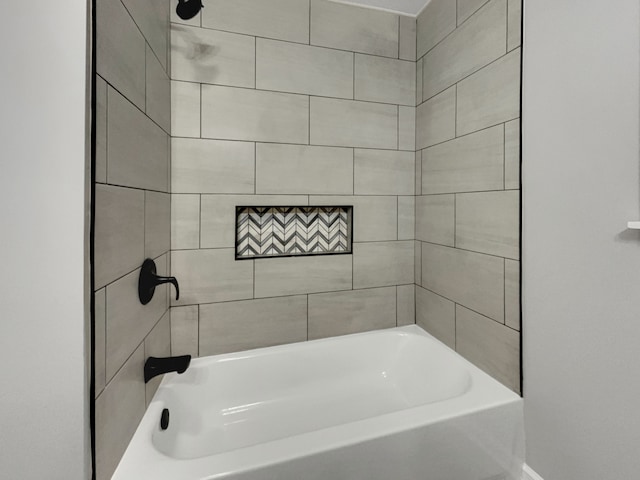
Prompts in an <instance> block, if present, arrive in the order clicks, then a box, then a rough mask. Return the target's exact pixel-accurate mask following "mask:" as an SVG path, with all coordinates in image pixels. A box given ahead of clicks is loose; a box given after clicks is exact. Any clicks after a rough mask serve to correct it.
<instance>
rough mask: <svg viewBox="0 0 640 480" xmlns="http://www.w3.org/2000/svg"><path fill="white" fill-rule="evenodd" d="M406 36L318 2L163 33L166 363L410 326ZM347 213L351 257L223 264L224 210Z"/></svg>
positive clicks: (411, 117) (251, 6) (231, 226)
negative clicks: (167, 166)
mask: <svg viewBox="0 0 640 480" xmlns="http://www.w3.org/2000/svg"><path fill="white" fill-rule="evenodd" d="M415 65H416V64H415V21H414V19H411V18H400V17H399V16H397V15H392V14H388V13H383V12H378V11H373V10H367V9H362V8H358V7H353V6H347V5H341V4H336V3H332V2H328V1H325V0H312V1H311V2H308V1H300V0H286V1H283V0H279V1H266V2H255V1H247V0H243V1H237V0H234V1H229V0H227V1H209V2H207V5H205V8H204V10H203V11H202V13H201V15H199V16H198V17H196V18H195V19H193V20H191V21H187V22H184V21H181V20H180V19H179V18H178V17H177V16H173V17H172V24H171V78H172V101H173V104H172V113H173V117H172V118H173V125H172V136H173V137H172V166H171V176H172V183H171V198H172V245H171V248H172V251H171V271H172V274H173V275H175V276H176V277H177V278H178V279H179V280H180V282H181V286H182V291H183V292H184V293H183V295H182V296H181V297H180V300H179V301H174V302H173V303H172V309H171V326H172V353H173V354H174V355H181V354H191V355H194V356H204V355H212V354H219V353H227V352H233V351H237V350H244V349H249V348H256V347H266V346H272V345H278V344H283V343H290V342H297V341H303V340H311V339H318V338H322V337H328V336H334V335H341V334H347V333H356V332H362V331H366V330H373V329H379V328H387V327H395V326H396V325H406V324H411V323H414V318H415V314H414V285H413V283H414V264H413V263H414V260H413V259H414V194H415V101H416V97H415V81H416V74H415ZM240 205H245V206H252V205H264V206H268V205H272V206H279V205H282V206H303V205H316V206H317V205H353V255H337V256H320V255H319V256H311V257H297V258H263V259H255V260H243V261H236V260H235V231H236V229H235V212H236V209H235V207H236V206H240Z"/></svg>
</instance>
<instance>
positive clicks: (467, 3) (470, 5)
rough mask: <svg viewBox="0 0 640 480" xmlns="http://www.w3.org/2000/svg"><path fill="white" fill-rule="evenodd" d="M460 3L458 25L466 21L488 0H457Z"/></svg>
mask: <svg viewBox="0 0 640 480" xmlns="http://www.w3.org/2000/svg"><path fill="white" fill-rule="evenodd" d="M457 3H458V25H460V24H461V23H462V22H464V21H465V20H466V19H467V18H469V17H470V16H471V15H473V14H474V13H476V12H477V11H478V10H479V9H480V7H482V6H483V5H484V4H485V3H487V0H457Z"/></svg>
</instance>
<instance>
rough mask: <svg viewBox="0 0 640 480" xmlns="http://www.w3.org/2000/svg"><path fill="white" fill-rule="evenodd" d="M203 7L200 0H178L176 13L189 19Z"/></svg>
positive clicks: (182, 17)
mask: <svg viewBox="0 0 640 480" xmlns="http://www.w3.org/2000/svg"><path fill="white" fill-rule="evenodd" d="M201 8H203V5H202V2H200V0H178V6H177V7H176V13H177V14H178V16H179V17H180V18H181V19H183V20H189V19H190V18H193V17H195V16H196V15H197V14H198V12H199V11H200V9H201Z"/></svg>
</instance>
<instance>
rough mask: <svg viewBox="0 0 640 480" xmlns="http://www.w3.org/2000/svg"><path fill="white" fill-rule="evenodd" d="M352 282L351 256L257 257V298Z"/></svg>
mask: <svg viewBox="0 0 640 480" xmlns="http://www.w3.org/2000/svg"><path fill="white" fill-rule="evenodd" d="M237 263H245V262H237ZM246 263H248V262H246ZM351 283H352V265H351V255H330V256H324V255H321V256H308V257H291V258H264V259H258V260H255V297H256V298H261V297H275V296H285V295H298V294H303V293H319V292H333V291H337V290H348V289H350V288H351Z"/></svg>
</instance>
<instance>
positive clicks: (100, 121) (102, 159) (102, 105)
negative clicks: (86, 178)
mask: <svg viewBox="0 0 640 480" xmlns="http://www.w3.org/2000/svg"><path fill="white" fill-rule="evenodd" d="M95 95H96V167H95V171H96V183H106V182H107V82H105V81H104V79H103V78H102V77H101V76H99V75H96V92H95Z"/></svg>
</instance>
